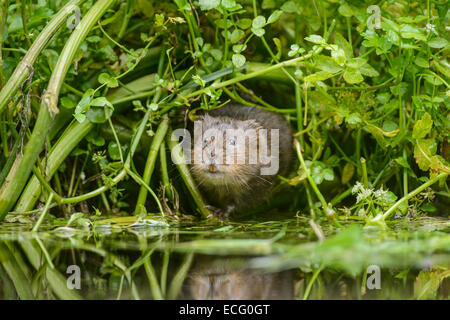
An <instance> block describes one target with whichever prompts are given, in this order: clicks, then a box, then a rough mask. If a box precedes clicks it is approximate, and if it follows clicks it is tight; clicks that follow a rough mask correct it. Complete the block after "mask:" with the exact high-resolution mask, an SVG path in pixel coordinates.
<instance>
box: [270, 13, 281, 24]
mask: <svg viewBox="0 0 450 320" xmlns="http://www.w3.org/2000/svg"><path fill="white" fill-rule="evenodd" d="M282 13H283V11H281V10H275V11H274V12H272V14H271V15H270V16H269V19H267V23H274V22H275V21H277V20H278V19H279V18H280V16H281V14H282Z"/></svg>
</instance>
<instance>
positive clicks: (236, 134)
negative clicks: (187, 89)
mask: <svg viewBox="0 0 450 320" xmlns="http://www.w3.org/2000/svg"><path fill="white" fill-rule="evenodd" d="M180 138H182V140H181V142H179V143H178V145H177V146H176V147H175V148H174V149H173V150H172V154H171V156H172V161H173V163H175V164H196V165H203V166H205V167H209V168H212V169H211V171H214V169H213V168H215V167H217V166H220V165H227V166H229V165H236V164H246V165H260V174H261V175H274V174H277V172H278V169H279V158H280V136H279V129H258V130H256V129H253V128H250V129H245V130H244V129H225V130H219V129H215V128H210V129H207V130H205V131H203V122H202V121H195V122H194V140H192V137H191V133H190V132H189V131H188V130H186V129H176V130H174V131H173V133H172V136H171V140H172V141H180ZM192 141H194V143H193V144H192ZM192 148H193V149H192ZM182 155H183V156H182Z"/></svg>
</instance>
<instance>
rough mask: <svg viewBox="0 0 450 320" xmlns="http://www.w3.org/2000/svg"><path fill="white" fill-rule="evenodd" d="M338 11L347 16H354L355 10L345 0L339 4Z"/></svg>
mask: <svg viewBox="0 0 450 320" xmlns="http://www.w3.org/2000/svg"><path fill="white" fill-rule="evenodd" d="M338 12H339V13H340V14H341V15H342V16H344V17H347V18H350V17H351V16H353V10H352V8H350V6H349V5H348V4H346V3H345V2H344V3H343V4H342V5H341V6H339V9H338Z"/></svg>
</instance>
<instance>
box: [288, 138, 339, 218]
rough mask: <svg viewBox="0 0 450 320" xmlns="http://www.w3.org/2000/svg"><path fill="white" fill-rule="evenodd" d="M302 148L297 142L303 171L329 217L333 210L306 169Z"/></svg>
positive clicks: (296, 146) (296, 145) (296, 141)
mask: <svg viewBox="0 0 450 320" xmlns="http://www.w3.org/2000/svg"><path fill="white" fill-rule="evenodd" d="M300 148H301V147H300V143H299V142H298V140H295V149H296V150H297V155H298V158H299V160H300V163H301V165H302V169H303V171H305V174H306V178H307V179H308V182H309V184H310V185H311V187H312V188H313V190H314V192H315V194H316V196H317V198H319V201H320V203H321V204H322V208H323V210H324V211H325V213H326V214H327V216H328V215H329V213H331V211H332V209H331V208H330V207H329V206H328V204H327V202H326V201H325V198H324V197H323V195H322V193H321V192H320V190H319V188H318V187H317V185H316V183H315V182H314V180H313V179H312V178H311V175H310V174H309V170H308V168H307V167H306V164H305V160H303V155H302V151H301V150H300Z"/></svg>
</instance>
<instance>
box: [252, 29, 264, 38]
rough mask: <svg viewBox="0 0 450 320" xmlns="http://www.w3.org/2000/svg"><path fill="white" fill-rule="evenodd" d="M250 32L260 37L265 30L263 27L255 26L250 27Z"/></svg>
mask: <svg viewBox="0 0 450 320" xmlns="http://www.w3.org/2000/svg"><path fill="white" fill-rule="evenodd" d="M252 32H253V33H254V34H255V36H257V37H262V36H263V35H264V34H265V33H266V31H265V30H264V29H263V28H257V29H255V28H252Z"/></svg>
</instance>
